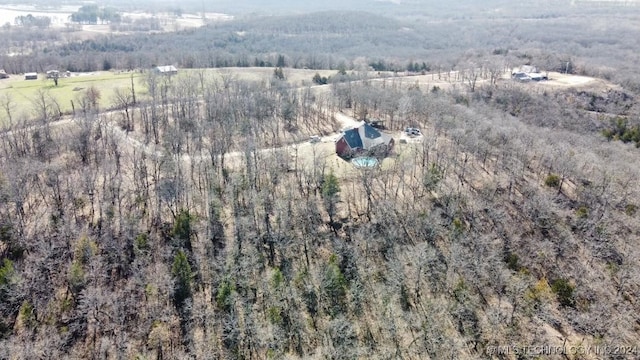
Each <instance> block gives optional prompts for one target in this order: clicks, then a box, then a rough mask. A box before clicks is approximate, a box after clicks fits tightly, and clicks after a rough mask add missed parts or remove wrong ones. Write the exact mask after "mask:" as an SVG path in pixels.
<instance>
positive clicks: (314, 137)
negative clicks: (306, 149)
mask: <svg viewBox="0 0 640 360" xmlns="http://www.w3.org/2000/svg"><path fill="white" fill-rule="evenodd" d="M309 142H310V143H312V144H315V143H319V142H320V136H318V135H311V136H309Z"/></svg>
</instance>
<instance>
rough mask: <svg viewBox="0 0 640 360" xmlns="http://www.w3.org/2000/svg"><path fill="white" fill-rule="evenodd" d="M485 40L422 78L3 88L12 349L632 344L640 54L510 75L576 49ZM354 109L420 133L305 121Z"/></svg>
mask: <svg viewBox="0 0 640 360" xmlns="http://www.w3.org/2000/svg"><path fill="white" fill-rule="evenodd" d="M612 13H613V12H612ZM354 16H355V15H354ZM617 16H620V18H621V19H629V18H632V17H633V16H636V15H635V14H634V13H633V12H632V11H629V12H628V13H627V14H624V15H617ZM264 21H267V20H264ZM395 21H396V20H389V22H388V23H389V24H391V25H390V26H395V25H393V24H395ZM576 21H577V22H578V23H582V24H583V26H584V27H583V30H584V32H583V34H585V35H581V36H583V38H585V37H586V36H587V35H586V34H589V32H590V31H592V30H593V29H595V28H596V26H595V25H593V27H590V26H587V24H584V23H583V22H582V21H583V20H581V19H578V20H576ZM237 24H238V23H233V24H229V25H225V26H229V27H231V28H225V29H227V30H225V31H230V29H234V30H233V31H234V32H235V31H236V28H233V27H234V26H238V25H237ZM256 26H257V25H256ZM270 26H272V25H270ZM531 26H532V25H531ZM607 26H610V28H612V29H626V28H628V26H630V25H629V24H628V23H627V22H625V21H619V22H616V23H610V25H607ZM223 28H224V27H223ZM383 28H384V27H383ZM527 28H528V25H522V27H521V28H516V29H515V30H514V34H516V33H517V34H520V31H523V32H526V31H524V30H522V29H527ZM215 29H216V28H207V29H203V30H202V33H201V32H200V31H198V32H193V33H190V34H191V35H193V36H200V35H198V34H204V33H206V31H211V32H213V31H216V30H215ZM519 29H520V30H519ZM316 30H317V29H316ZM316 30H314V31H316ZM282 31H285V30H282ZM296 31H298V30H296ZM300 32H301V33H303V31H300ZM477 32H478V33H479V34H482V29H479V30H477ZM576 32H578V31H576ZM462 33H464V30H462ZM468 33H471V28H469V31H468ZM190 34H189V33H179V34H176V35H175V37H172V39H174V40H175V39H180V40H184V41H185V42H186V41H188V40H187V39H189V35H190ZM274 34H276V32H274ZM273 36H275V35H273ZM305 36H306V35H305ZM309 36H311V37H313V35H312V34H310V35H309ZM318 36H320V35H318ZM354 36H355V35H354ZM362 36H364V35H362ZM532 36H533V35H532ZM576 36H578V35H576ZM161 38H162V37H160V36H158V37H155V36H149V37H148V38H147V39H148V40H147V41H148V42H143V41H140V43H137V42H132V43H136V46H139V47H144V46H149V49H151V48H152V47H151V45H150V44H153V42H154V41H156V40H158V39H161ZM301 38H304V36H301ZM499 38H500V37H496V38H495V39H499ZM514 38H515V39H517V37H514ZM122 39H125V38H122ZM122 39H120V38H112V39H111V40H108V41H114V42H119V41H122ZM136 39H141V38H136ZM538 39H539V38H538ZM567 39H569V38H567ZM104 41H107V40H104ZM492 41H497V40H489V42H488V43H486V44H485V45H482V46H480V45H479V48H480V50H475V51H470V52H468V53H465V54H463V55H464V56H461V57H459V58H457V59H458V60H459V62H456V69H457V70H458V71H455V72H451V73H450V72H449V71H448V70H450V68H446V70H447V71H446V72H445V71H444V70H442V71H441V72H438V71H434V72H433V73H431V74H428V75H425V76H423V77H417V76H416V77H411V78H409V79H407V78H400V77H392V78H387V79H382V78H379V77H378V75H377V72H365V71H352V70H351V69H348V71H347V73H348V76H347V77H346V78H339V77H337V76H335V78H334V79H333V80H330V81H329V79H328V82H329V84H327V85H324V86H316V87H313V88H311V87H310V86H309V87H307V86H302V87H300V84H299V82H296V84H290V83H287V79H286V76H280V75H286V73H287V69H286V68H285V69H284V71H282V69H281V71H280V72H278V71H277V69H276V71H274V72H273V74H274V76H269V77H268V78H264V79H262V80H261V81H245V80H239V79H238V78H237V77H235V76H234V75H233V70H231V69H230V70H229V71H228V72H227V73H225V74H224V76H222V77H217V78H210V77H207V76H205V74H206V72H205V71H202V72H197V71H194V72H192V73H190V74H186V75H183V74H179V75H177V76H175V77H161V76H156V75H153V74H149V75H148V76H147V77H146V78H145V81H144V84H143V85H142V86H136V87H135V89H134V88H133V87H132V88H123V89H121V91H120V92H119V94H120V96H119V97H117V98H114V99H113V101H114V106H113V107H114V108H115V109H116V110H114V111H109V112H105V111H103V109H100V108H99V107H98V106H97V104H98V101H97V100H98V98H99V97H100V93H99V91H96V90H95V89H85V90H83V91H79V92H78V97H77V99H76V103H77V104H78V106H77V107H76V109H75V113H74V114H73V115H72V116H69V117H65V116H61V114H60V111H59V110H58V107H57V106H56V101H55V99H53V98H52V97H51V96H47V92H46V91H42V92H40V93H39V97H38V98H35V99H33V108H32V112H31V114H30V115H31V116H30V117H28V118H27V117H26V116H18V115H17V114H19V113H20V110H21V109H16V106H15V103H13V102H12V99H11V97H10V96H6V97H4V98H3V100H2V101H1V102H0V104H2V109H1V110H2V111H1V112H0V121H1V122H2V124H3V125H4V128H3V130H2V132H0V256H1V257H2V260H1V263H0V358H2V359H5V358H6V359H33V358H71V359H76V358H97V359H103V358H104V359H112V358H113V359H115V358H134V359H135V358H138V359H151V358H155V359H183V358H198V359H199V358H229V359H236V358H237V359H280V358H291V359H303V358H304V359H306V358H317V359H325V358H330V359H359V358H372V359H388V358H406V359H442V358H455V359H486V358H499V359H516V358H518V356H517V354H516V352H515V350H514V349H516V348H517V349H520V350H522V349H524V348H523V347H525V346H535V347H538V348H539V347H541V346H549V347H551V346H553V347H554V349H555V348H556V347H558V348H560V349H565V350H566V353H565V354H562V353H553V354H550V355H545V357H546V358H553V359H566V358H570V359H578V358H581V359H582V358H584V359H599V358H610V359H614V358H619V356H618V355H617V354H612V353H602V352H600V353H595V350H592V351H591V352H587V353H586V354H583V355H581V356H573V354H572V353H571V351H573V350H572V349H580V347H581V346H582V347H583V348H582V349H586V348H587V347H588V346H591V349H596V346H599V349H603V348H604V347H605V346H608V347H609V349H611V348H613V347H617V348H618V349H620V348H621V347H625V348H624V351H625V353H626V354H630V355H629V358H632V357H637V353H636V352H637V350H638V349H637V348H634V346H636V344H637V343H638V340H639V331H640V328H639V326H638V324H639V319H638V315H637V314H638V313H640V311H639V310H640V308H639V306H638V302H637V299H638V296H639V295H640V265H639V264H640V251H639V250H638V248H639V247H638V246H637V245H638V241H639V237H638V234H640V222H639V220H638V219H639V218H638V217H639V216H640V214H639V213H638V206H640V203H639V202H638V197H639V195H640V185H639V184H638V182H637V179H638V178H639V176H640V170H639V169H638V167H637V166H636V165H635V164H636V163H637V158H638V156H639V155H640V150H639V149H638V148H637V147H636V146H634V145H633V144H630V143H625V142H624V140H625V139H633V138H634V136H635V135H634V132H635V133H636V135H637V132H638V131H637V129H638V125H639V124H638V105H637V102H636V100H635V99H637V97H638V92H637V89H638V88H637V87H634V86H635V85H634V84H637V80H636V79H637V75H635V74H633V73H630V72H628V71H627V70H625V69H626V68H627V67H629V68H630V67H632V65H631V64H630V63H626V62H624V59H623V58H622V57H618V55H616V54H614V53H611V52H609V54H612V55H611V61H610V64H609V65H607V66H605V65H604V64H603V63H602V61H603V60H604V57H601V55H597V56H593V57H591V55H590V54H592V53H595V52H597V51H596V50H597V48H598V47H599V46H602V48H609V46H610V49H613V48H621V44H622V41H623V40H622V39H614V38H613V37H612V39H611V40H610V42H605V41H601V42H599V41H597V40H594V42H593V43H589V44H592V45H593V47H591V48H589V47H588V46H584V47H580V48H571V46H569V47H568V49H567V50H566V51H567V54H568V55H570V56H572V61H571V64H572V66H573V71H575V72H580V73H582V74H597V73H599V74H600V75H601V76H602V77H601V78H599V79H597V80H593V81H590V82H585V83H583V84H582V85H580V86H568V85H566V86H564V85H563V86H559V85H557V86H554V85H551V82H550V84H547V85H545V84H544V83H533V82H530V83H518V82H514V81H511V80H510V79H503V78H497V77H495V76H493V75H495V74H497V73H498V71H499V70H500V69H504V67H505V66H504V62H503V61H506V60H509V59H513V60H517V61H521V62H525V61H527V62H528V61H532V62H540V63H542V61H543V60H544V59H547V60H548V64H549V65H550V66H551V65H552V64H557V63H558V62H559V61H557V60H560V59H563V60H564V59H565V58H564V57H560V56H558V57H554V55H552V54H550V53H549V52H548V50H549V49H548V48H536V47H535V46H534V45H535V42H534V41H533V40H532V41H526V40H522V41H523V42H522V44H523V45H522V47H520V48H518V49H503V48H494V47H493V46H489V45H488V44H490V43H491V42H492ZM514 41H516V40H514ZM536 41H537V40H536ZM574 41H579V40H574ZM177 43H179V44H182V43H181V42H180V41H179V42H177ZM157 44H158V48H157V49H158V50H157V55H158V57H157V59H161V60H168V59H170V58H179V57H180V56H181V55H179V54H177V53H175V52H177V51H179V49H177V48H176V49H173V51H174V52H173V53H172V52H170V51H169V48H168V47H162V46H163V45H162V43H161V42H158V43H157ZM574 44H575V43H574ZM597 44H599V45H597ZM632 45H633V43H632ZM203 46H204V45H203ZM336 46H337V45H336ZM460 46H463V45H460ZM483 46H484V47H483ZM555 46H560V45H559V44H557V45H555ZM66 49H67V50H69V48H66ZM136 49H139V48H136ZM194 49H196V50H198V49H201V48H198V47H196V48H194ZM500 49H503V50H504V51H502V50H500ZM536 49H538V50H536ZM633 49H635V48H634V47H633V46H631V48H630V49H629V50H628V51H629V52H632V51H633ZM495 50H497V51H495ZM55 51H61V50H60V48H55ZM201 51H202V52H203V53H204V52H207V51H208V50H207V49H202V50H201ZM454 52H455V51H454ZM96 53H100V54H104V55H105V56H111V55H113V54H111V55H110V53H109V52H108V51H106V50H105V51H104V52H96ZM88 54H93V53H92V52H88ZM133 54H135V56H141V57H143V56H146V55H145V54H146V53H145V52H133ZM249 54H250V55H249ZM74 55H75V56H85V53H84V52H81V55H78V54H77V50H73V51H71V50H69V56H74ZM281 55H283V56H285V58H286V60H287V61H289V60H290V59H293V58H294V55H290V54H289V53H285V52H283V53H282V54H281ZM114 56H115V55H114ZM247 56H251V57H254V56H258V55H255V54H251V53H247ZM342 56H344V58H345V61H346V63H347V64H350V62H351V61H352V62H354V63H357V61H356V59H351V58H349V57H348V55H347V54H343V55H342ZM362 56H366V55H362ZM386 56H387V57H388V59H389V60H388V61H391V59H392V58H395V57H399V56H400V54H391V53H387V55H386ZM194 58H199V57H194ZM33 59H36V57H33ZM274 59H276V60H275V61H277V55H274ZM385 59H387V58H385ZM425 60H426V61H429V58H426V59H425ZM485 60H486V62H485ZM145 61H147V60H145ZM403 61H407V62H408V61H409V59H406V60H403ZM473 64H476V65H477V64H486V65H482V66H470V65H473ZM565 64H566V62H565ZM617 64H619V65H617ZM479 70H482V71H479ZM500 73H501V72H500ZM365 75H366V76H365ZM349 76H353V78H349ZM567 76H569V75H567ZM283 77H284V79H283ZM605 77H606V78H608V79H609V80H607V79H605ZM338 80H340V81H338ZM349 80H352V81H349ZM617 80H620V81H617ZM309 81H311V79H309ZM143 93H144V96H141V94H143ZM344 114H346V115H352V116H355V117H361V116H363V115H366V116H368V117H369V118H377V119H380V120H384V121H385V124H386V125H387V126H388V128H389V129H388V131H389V132H390V133H392V134H393V135H394V136H396V137H398V135H399V133H400V132H401V131H402V129H404V128H405V127H417V128H420V129H421V131H422V134H423V135H422V137H421V141H416V142H414V141H408V142H407V143H402V142H400V141H397V143H396V144H397V145H396V147H395V149H394V151H393V152H392V154H391V155H390V156H389V157H388V158H386V159H384V160H383V161H382V164H381V166H380V167H376V168H372V169H355V168H353V167H352V166H351V165H350V164H349V163H347V162H344V161H343V160H340V159H337V158H336V157H335V155H334V154H332V146H333V144H332V143H331V141H330V140H329V141H328V142H326V143H322V142H321V143H318V144H310V143H308V142H307V141H301V139H308V136H309V135H329V134H332V133H333V132H335V131H338V130H339V129H340V128H341V124H340V122H339V120H338V119H339V118H340V117H342V116H344ZM634 129H635V130H634ZM603 130H604V131H603ZM625 134H627V135H625ZM605 135H606V136H605ZM398 140H399V139H398ZM618 140H623V141H618ZM293 143H298V145H297V146H296V147H295V148H294V147H291V146H286V145H291V144H293ZM323 149H325V150H326V149H328V150H329V151H328V153H327V152H323V151H324V150H323ZM497 347H500V348H499V349H501V351H503V352H506V348H505V347H509V349H510V352H509V353H502V354H498V353H497V352H496V351H497V349H498V348H497ZM627 347H628V349H627ZM530 349H534V348H530ZM531 351H533V350H531ZM585 352H586V350H585Z"/></svg>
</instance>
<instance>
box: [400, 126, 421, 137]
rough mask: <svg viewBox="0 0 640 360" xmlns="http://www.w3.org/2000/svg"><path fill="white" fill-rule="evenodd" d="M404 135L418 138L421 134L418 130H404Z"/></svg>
mask: <svg viewBox="0 0 640 360" xmlns="http://www.w3.org/2000/svg"><path fill="white" fill-rule="evenodd" d="M404 132H405V134H407V135H409V136H420V135H422V133H421V132H420V129H416V128H406V129H404Z"/></svg>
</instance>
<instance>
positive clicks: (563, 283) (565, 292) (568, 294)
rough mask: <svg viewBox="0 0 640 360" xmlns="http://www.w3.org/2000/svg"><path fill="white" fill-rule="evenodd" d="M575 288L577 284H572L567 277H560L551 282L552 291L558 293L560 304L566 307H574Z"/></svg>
mask: <svg viewBox="0 0 640 360" xmlns="http://www.w3.org/2000/svg"><path fill="white" fill-rule="evenodd" d="M574 290H575V286H573V285H571V283H570V282H569V280H567V279H563V278H559V279H556V280H554V281H553V283H552V284H551V291H553V293H554V294H556V297H557V298H558V301H559V302H560V305H562V306H565V307H569V306H570V307H573V306H574V305H575V299H574V298H573V291H574Z"/></svg>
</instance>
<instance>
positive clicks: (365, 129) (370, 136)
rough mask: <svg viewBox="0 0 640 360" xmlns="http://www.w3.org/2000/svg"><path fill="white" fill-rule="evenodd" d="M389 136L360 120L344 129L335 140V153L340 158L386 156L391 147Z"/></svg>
mask: <svg viewBox="0 0 640 360" xmlns="http://www.w3.org/2000/svg"><path fill="white" fill-rule="evenodd" d="M393 145H394V140H393V138H392V137H391V136H389V135H387V134H385V133H382V132H380V131H378V129H376V128H374V127H373V126H371V125H369V124H367V123H366V122H364V121H362V122H360V123H359V124H358V126H356V127H354V128H352V129H349V130H346V131H344V132H343V133H342V136H340V137H339V138H338V140H336V154H338V156H340V157H341V158H345V159H348V158H352V157H354V156H360V155H368V156H379V157H382V156H386V155H387V154H388V153H389V151H391V149H393Z"/></svg>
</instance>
